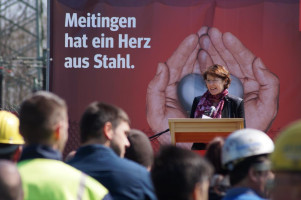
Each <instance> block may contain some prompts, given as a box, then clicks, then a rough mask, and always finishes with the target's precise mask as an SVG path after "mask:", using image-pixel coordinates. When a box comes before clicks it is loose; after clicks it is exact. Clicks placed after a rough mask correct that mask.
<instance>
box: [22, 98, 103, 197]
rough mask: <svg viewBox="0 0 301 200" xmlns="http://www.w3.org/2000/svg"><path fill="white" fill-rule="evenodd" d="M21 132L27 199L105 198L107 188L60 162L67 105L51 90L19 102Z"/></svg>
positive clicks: (65, 138) (65, 126) (23, 179)
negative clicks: (23, 144)
mask: <svg viewBox="0 0 301 200" xmlns="http://www.w3.org/2000/svg"><path fill="white" fill-rule="evenodd" d="M20 132H21V134H22V135H23V137H24V139H25V142H26V144H27V146H26V147H25V148H24V151H23V153H22V155H21V158H20V162H19V163H18V169H19V172H20V174H21V178H22V182H23V189H24V195H25V198H24V199H25V200H26V199H28V200H29V199H30V200H32V199H45V200H46V199H47V200H48V199H51V200H62V199H64V200H69V199H70V200H71V199H72V200H73V199H83V200H85V199H86V200H90V199H106V198H107V197H108V190H107V189H106V188H105V187H104V186H102V185H101V184H99V183H98V182H97V181H96V180H94V179H92V178H91V177H89V176H87V175H86V174H84V173H82V172H80V171H79V170H77V169H75V168H73V167H71V166H70V165H67V164H65V163H64V162H62V161H61V159H62V154H61V152H62V151H63V149H64V147H65V144H66V141H67V138H68V116H67V106H66V103H65V101H64V100H62V99H61V98H60V97H58V96H56V95H55V94H52V93H50V92H37V93H35V94H34V95H32V96H31V97H29V98H28V99H26V100H25V101H23V103H22V104H21V108H20Z"/></svg>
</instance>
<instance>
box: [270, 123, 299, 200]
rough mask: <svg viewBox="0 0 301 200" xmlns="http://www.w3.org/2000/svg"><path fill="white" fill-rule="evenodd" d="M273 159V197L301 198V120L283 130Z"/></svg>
mask: <svg viewBox="0 0 301 200" xmlns="http://www.w3.org/2000/svg"><path fill="white" fill-rule="evenodd" d="M271 161H272V170H273V172H274V173H275V180H274V184H272V185H273V188H272V192H271V197H272V199H273V200H283V199H285V200H299V199H301V120H298V121H295V122H293V123H292V124H290V125H289V126H287V127H286V128H285V129H284V130H282V131H281V133H280V135H279V136H278V137H277V138H276V141H275V151H274V152H273V153H272V155H271Z"/></svg>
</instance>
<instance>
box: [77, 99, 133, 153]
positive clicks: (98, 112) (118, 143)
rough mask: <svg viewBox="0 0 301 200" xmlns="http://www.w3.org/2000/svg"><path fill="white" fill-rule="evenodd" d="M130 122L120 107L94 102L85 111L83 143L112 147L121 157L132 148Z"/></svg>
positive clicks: (82, 129) (81, 122)
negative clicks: (128, 137) (129, 134)
mask: <svg viewBox="0 0 301 200" xmlns="http://www.w3.org/2000/svg"><path fill="white" fill-rule="evenodd" d="M129 123H130V120H129V117H128V115H127V114H126V113H125V112H124V111H123V110H122V109H121V108H119V107H116V106H113V105H109V104H105V103H101V102H94V103H91V104H90V105H89V106H88V108H87V109H86V110H85V112H84V114H83V116H82V118H81V121H80V134H81V142H82V143H83V144H85V143H95V142H96V143H100V144H103V145H105V146H108V147H111V148H112V149H113V150H114V151H115V152H116V153H117V154H118V155H119V156H120V157H123V156H124V154H125V149H126V147H129V146H130V143H129V141H128V139H127V134H128V131H129V130H130V126H129Z"/></svg>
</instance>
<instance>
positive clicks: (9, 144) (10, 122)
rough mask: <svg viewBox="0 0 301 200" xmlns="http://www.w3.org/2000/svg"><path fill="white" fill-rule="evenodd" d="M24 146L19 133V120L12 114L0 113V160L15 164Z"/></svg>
mask: <svg viewBox="0 0 301 200" xmlns="http://www.w3.org/2000/svg"><path fill="white" fill-rule="evenodd" d="M23 144H24V140H23V137H22V136H21V135H20V133H19V119H18V118H17V117H16V116H15V115H14V114H12V113H10V112H7V111H4V110H2V111H0V158H1V159H7V160H12V161H14V162H17V161H18V159H19V157H20V155H21V152H22V145H23Z"/></svg>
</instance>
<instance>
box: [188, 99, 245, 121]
mask: <svg viewBox="0 0 301 200" xmlns="http://www.w3.org/2000/svg"><path fill="white" fill-rule="evenodd" d="M201 97H202V96H198V97H195V98H194V100H193V104H192V107H191V112H190V118H194V112H195V110H196V107H197V105H198V103H199V101H200V99H201ZM222 118H245V110H244V101H243V99H241V98H239V97H236V96H232V95H227V96H225V104H224V108H223V110H222Z"/></svg>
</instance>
